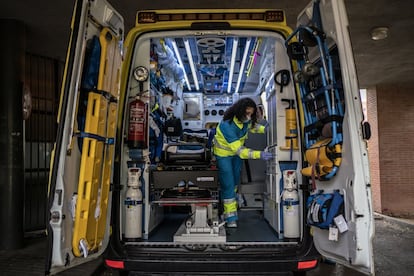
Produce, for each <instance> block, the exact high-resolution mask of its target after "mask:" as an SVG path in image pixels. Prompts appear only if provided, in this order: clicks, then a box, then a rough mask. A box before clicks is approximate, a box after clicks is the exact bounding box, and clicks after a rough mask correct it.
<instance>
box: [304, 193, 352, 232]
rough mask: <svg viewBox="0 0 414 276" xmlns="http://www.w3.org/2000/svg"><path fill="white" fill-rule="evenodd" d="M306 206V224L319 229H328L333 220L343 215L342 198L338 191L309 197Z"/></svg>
mask: <svg viewBox="0 0 414 276" xmlns="http://www.w3.org/2000/svg"><path fill="white" fill-rule="evenodd" d="M306 205H307V217H306V222H307V223H308V225H310V226H316V227H318V228H321V229H328V228H329V226H330V225H333V224H334V218H335V217H337V216H338V215H340V214H342V215H343V213H344V198H343V196H342V195H341V194H340V193H339V192H338V191H334V192H333V193H326V194H324V193H322V192H320V193H317V194H314V195H311V196H309V197H308V200H307V204H306Z"/></svg>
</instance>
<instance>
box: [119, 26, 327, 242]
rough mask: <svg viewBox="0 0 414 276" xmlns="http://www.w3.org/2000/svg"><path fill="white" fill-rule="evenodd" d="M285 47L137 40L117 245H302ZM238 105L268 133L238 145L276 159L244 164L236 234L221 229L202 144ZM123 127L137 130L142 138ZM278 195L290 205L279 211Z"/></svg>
mask: <svg viewBox="0 0 414 276" xmlns="http://www.w3.org/2000/svg"><path fill="white" fill-rule="evenodd" d="M285 41H286V39H285V38H284V37H283V36H282V35H280V34H279V33H275V32H265V31H254V32H252V31H250V32H249V31H243V30H239V31H231V33H230V32H226V31H211V30H208V31H205V32H202V31H199V32H197V35H194V34H191V33H190V32H186V31H174V32H168V33H161V32H160V33H152V34H150V35H149V34H144V35H141V36H139V37H137V38H136V43H135V48H134V49H133V54H132V56H133V57H132V62H131V64H130V67H129V69H128V70H129V77H128V80H127V85H126V91H128V92H127V93H128V94H127V100H126V101H125V102H126V103H125V104H126V106H125V108H124V110H125V112H124V114H123V116H124V118H123V121H124V126H123V137H124V139H123V141H122V154H121V157H120V164H121V169H120V182H121V185H122V186H123V187H124V189H123V191H121V200H120V201H119V202H120V205H121V206H120V210H121V220H122V221H121V228H122V231H121V234H122V237H121V238H122V240H123V241H125V242H127V243H131V244H135V243H137V244H138V243H142V242H149V243H151V242H155V243H159V242H162V243H175V244H177V243H182V244H210V243H213V244H214V243H215V244H217V243H229V242H230V243H236V244H243V245H246V246H248V245H249V244H251V242H253V243H254V244H259V243H265V244H274V245H278V244H280V243H281V242H282V243H291V244H296V243H298V242H300V241H301V238H302V237H303V229H304V228H303V226H304V197H303V193H304V192H303V190H302V188H303V187H304V186H305V185H303V184H304V183H302V158H303V157H302V156H301V154H300V150H299V149H300V145H301V141H300V140H301V139H300V135H299V136H298V128H299V127H300V126H299V121H298V120H297V116H298V115H297V99H296V92H295V86H296V85H297V82H295V81H294V77H296V78H298V77H300V76H294V73H292V65H291V62H290V60H289V56H288V52H287V50H286V45H285ZM310 50H311V51H312V48H310ZM333 51H335V50H333ZM315 56H316V59H314V60H315V62H317V58H318V57H317V55H315ZM124 68H125V67H124ZM145 68H148V69H149V70H148V71H149V72H148V77H147V78H146V77H145V75H146V72H145V71H146V70H145ZM314 78H315V80H314V81H311V82H308V83H312V84H313V85H314V86H315V87H314V89H317V87H318V85H320V84H318V82H320V80H318V79H317V77H314ZM242 97H251V98H252V99H254V100H255V102H256V103H257V104H258V105H262V106H263V107H264V108H263V109H264V118H263V119H264V120H262V121H259V123H262V124H269V125H270V126H271V127H270V128H269V131H268V132H267V133H265V134H252V133H249V136H248V140H247V142H246V146H247V147H249V148H252V149H257V150H267V151H270V152H272V153H273V154H274V157H275V158H274V159H273V160H270V161H263V160H244V161H243V167H242V174H241V183H240V184H239V187H238V193H239V194H240V195H241V196H240V200H239V210H238V216H239V223H238V225H239V226H238V228H237V229H226V228H225V225H224V223H223V220H222V218H221V217H220V215H221V209H220V208H221V207H220V183H219V180H218V170H217V167H216V165H215V162H214V156H213V154H212V150H211V143H212V142H213V139H212V137H213V136H214V132H215V127H216V126H217V124H218V123H219V122H220V121H221V119H222V117H223V116H222V115H223V114H224V112H225V110H226V109H227V108H228V107H229V106H231V105H232V104H233V103H234V102H236V101H237V100H238V99H239V98H242ZM310 105H312V106H313V107H314V108H315V109H319V111H320V112H324V110H326V108H325V109H324V107H323V106H319V107H316V106H317V105H318V102H317V100H315V101H312V102H311V103H310ZM140 106H141V107H142V108H141V107H140ZM140 111H142V112H143V113H142V114H141V115H142V116H144V119H143V120H141V119H140V117H139V116H140ZM134 116H135V117H134ZM145 120H147V121H145ZM137 122H138V123H137ZM131 124H135V125H134V127H135V130H137V129H139V128H140V127H143V129H141V131H142V133H141V134H142V136H139V135H138V136H136V135H135V134H136V133H135V134H134V133H133V132H134V128H133V127H132V126H131ZM134 135H135V136H134ZM312 135H313V134H312ZM140 139H141V140H140ZM306 184H307V183H306ZM287 195H289V197H290V198H289V200H290V201H293V202H294V204H292V205H290V206H286V205H283V202H284V198H283V197H284V196H287ZM141 200H142V201H141ZM141 202H142V205H141ZM284 207H285V208H284ZM137 213H139V214H140V215H139V216H138V218H137ZM141 214H142V215H141Z"/></svg>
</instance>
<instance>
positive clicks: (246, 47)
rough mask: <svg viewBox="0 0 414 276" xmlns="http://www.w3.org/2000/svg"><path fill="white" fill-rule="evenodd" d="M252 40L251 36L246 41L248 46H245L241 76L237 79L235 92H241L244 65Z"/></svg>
mask: <svg viewBox="0 0 414 276" xmlns="http://www.w3.org/2000/svg"><path fill="white" fill-rule="evenodd" d="M251 42H252V39H251V38H250V37H249V38H248V39H247V41H246V46H245V48H244V53H243V59H242V62H241V64H240V70H239V77H238V79H237V85H236V90H235V91H234V93H239V89H240V82H241V79H242V77H243V74H244V72H243V69H244V65H246V59H247V55H248V53H249V48H250V43H251Z"/></svg>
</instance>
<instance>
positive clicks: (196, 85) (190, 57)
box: [184, 39, 200, 91]
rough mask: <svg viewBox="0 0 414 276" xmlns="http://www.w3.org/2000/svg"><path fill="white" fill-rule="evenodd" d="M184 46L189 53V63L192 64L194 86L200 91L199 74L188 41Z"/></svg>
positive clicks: (185, 41)
mask: <svg viewBox="0 0 414 276" xmlns="http://www.w3.org/2000/svg"><path fill="white" fill-rule="evenodd" d="M184 46H185V51H186V52H187V57H188V62H189V63H190V68H191V73H192V74H193V79H194V85H195V88H196V90H197V91H198V90H199V89H200V86H199V85H198V78H197V72H196V70H195V67H194V61H193V55H192V54H191V49H190V43H189V42H188V39H185V40H184Z"/></svg>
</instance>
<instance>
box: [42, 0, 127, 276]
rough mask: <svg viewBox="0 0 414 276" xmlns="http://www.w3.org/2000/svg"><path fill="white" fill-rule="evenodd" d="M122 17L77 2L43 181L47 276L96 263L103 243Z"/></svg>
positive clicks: (97, 4)
mask: <svg viewBox="0 0 414 276" xmlns="http://www.w3.org/2000/svg"><path fill="white" fill-rule="evenodd" d="M123 35H124V23H123V18H122V17H121V16H120V15H119V13H117V12H116V11H115V10H114V9H113V8H112V7H111V6H110V5H109V4H108V3H107V2H106V1H104V0H95V1H88V0H79V1H76V2H75V7H74V12H73V17H72V22H71V36H70V41H69V48H68V53H67V58H66V65H65V71H64V77H63V85H62V90H61V98H60V107H59V114H58V119H57V120H58V132H57V140H56V144H55V147H54V150H53V156H52V159H51V160H52V161H51V162H52V164H51V172H50V182H49V210H50V217H49V225H48V241H49V251H48V256H47V260H46V261H47V263H46V274H49V273H52V274H55V273H57V272H60V271H62V270H65V269H68V268H71V267H74V266H76V265H79V264H82V263H85V262H87V261H89V260H92V259H95V258H97V257H98V256H99V255H100V254H101V253H102V252H103V251H104V250H105V248H106V245H107V244H108V240H109V233H110V231H109V221H110V220H109V218H110V209H111V208H110V206H111V181H112V167H113V157H114V146H115V141H114V140H115V136H116V123H117V113H118V98H119V80H120V67H121V61H122V56H121V55H122V42H123Z"/></svg>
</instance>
